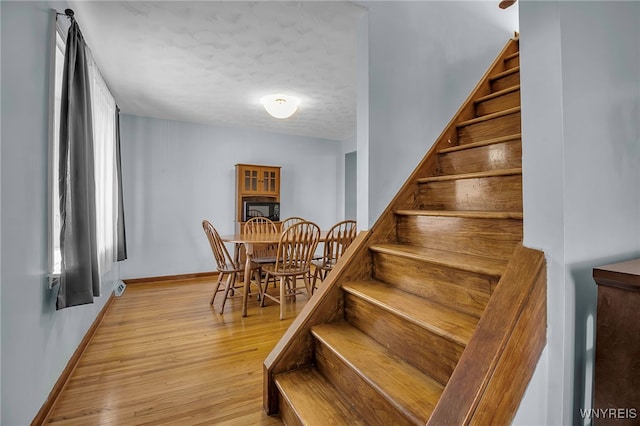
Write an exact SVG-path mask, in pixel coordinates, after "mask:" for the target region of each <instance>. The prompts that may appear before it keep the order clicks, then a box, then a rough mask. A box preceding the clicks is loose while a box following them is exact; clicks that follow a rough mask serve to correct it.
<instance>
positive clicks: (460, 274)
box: [373, 253, 499, 318]
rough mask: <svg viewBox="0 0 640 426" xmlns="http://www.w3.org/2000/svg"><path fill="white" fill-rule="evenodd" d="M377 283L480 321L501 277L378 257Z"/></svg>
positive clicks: (376, 266) (401, 259)
mask: <svg viewBox="0 0 640 426" xmlns="http://www.w3.org/2000/svg"><path fill="white" fill-rule="evenodd" d="M373 256H374V265H375V266H374V270H373V274H374V276H375V278H376V279H377V280H380V281H384V282H386V283H387V284H390V285H393V286H396V287H398V288H399V289H401V290H404V291H406V292H408V293H411V294H415V295H417V296H421V297H424V298H425V299H429V300H432V301H434V302H437V303H440V304H441V305H444V306H447V307H449V308H453V309H457V310H459V311H461V312H464V313H466V314H469V315H472V316H474V317H477V318H480V316H481V315H482V312H484V309H485V307H486V306H487V303H488V301H489V297H490V296H491V293H492V292H493V289H494V288H495V286H496V285H497V284H498V279H499V278H498V277H490V276H486V275H480V274H475V273H473V272H468V271H462V270H459V269H453V268H447V267H444V266H439V265H431V264H425V263H424V262H420V261H417V260H412V259H405V258H402V257H399V256H393V255H389V254H381V253H374V255H373Z"/></svg>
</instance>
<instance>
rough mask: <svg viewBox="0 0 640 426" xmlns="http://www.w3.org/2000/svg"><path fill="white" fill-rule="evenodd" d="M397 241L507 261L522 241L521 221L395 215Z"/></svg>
mask: <svg viewBox="0 0 640 426" xmlns="http://www.w3.org/2000/svg"><path fill="white" fill-rule="evenodd" d="M397 231H398V242H399V243H405V244H411V245H414V246H420V247H427V248H434V249H440V250H448V251H454V252H458V253H467V254H473V255H478V256H487V257H494V258H498V259H505V260H508V259H509V258H510V257H511V255H512V253H513V250H514V249H515V246H516V244H518V243H519V242H520V241H522V221H521V220H517V219H485V218H462V217H444V216H398V218H397Z"/></svg>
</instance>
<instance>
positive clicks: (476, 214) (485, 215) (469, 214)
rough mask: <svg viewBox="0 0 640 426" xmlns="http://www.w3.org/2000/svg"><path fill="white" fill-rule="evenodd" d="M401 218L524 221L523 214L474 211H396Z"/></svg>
mask: <svg viewBox="0 0 640 426" xmlns="http://www.w3.org/2000/svg"><path fill="white" fill-rule="evenodd" d="M395 213H396V214H397V215H401V216H444V217H462V218H469V219H519V220H522V218H523V217H524V215H523V214H522V212H499V211H495V212H492V211H488V212H484V211H474V210H453V211H452V210H396V212H395Z"/></svg>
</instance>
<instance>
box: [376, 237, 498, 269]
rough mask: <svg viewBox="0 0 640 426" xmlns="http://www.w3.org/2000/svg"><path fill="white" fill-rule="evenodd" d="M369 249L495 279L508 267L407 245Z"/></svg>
mask: <svg viewBox="0 0 640 426" xmlns="http://www.w3.org/2000/svg"><path fill="white" fill-rule="evenodd" d="M369 249H370V250H372V251H374V252H377V253H386V254H390V255H393V256H400V257H404V258H406V259H415V260H418V261H422V262H427V263H433V264H436V265H442V266H446V267H449V268H453V269H460V270H463V271H469V272H473V273H476V274H482V275H488V276H493V277H499V276H500V275H502V273H503V272H504V270H505V268H506V267H507V262H505V261H504V260H499V259H493V258H488V257H481V256H475V255H469V254H463V253H456V252H451V251H446V250H437V249H430V248H425V247H417V246H410V245H407V244H393V243H388V244H375V245H372V246H371V247H369Z"/></svg>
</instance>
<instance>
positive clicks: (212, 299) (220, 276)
mask: <svg viewBox="0 0 640 426" xmlns="http://www.w3.org/2000/svg"><path fill="white" fill-rule="evenodd" d="M223 275H224V274H223V273H222V272H220V273H219V274H218V281H217V282H216V288H215V289H214V290H213V296H211V301H210V302H209V305H213V301H214V300H215V298H216V294H218V290H220V284H221V283H222V276H223Z"/></svg>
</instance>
